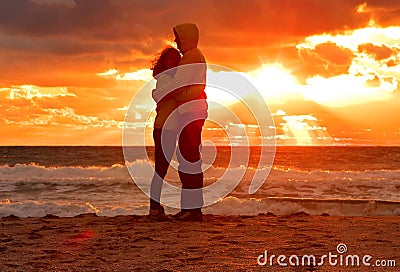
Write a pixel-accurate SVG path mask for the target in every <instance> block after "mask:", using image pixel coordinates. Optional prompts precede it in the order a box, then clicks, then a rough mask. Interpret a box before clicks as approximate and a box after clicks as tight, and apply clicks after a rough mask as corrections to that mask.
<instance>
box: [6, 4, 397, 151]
mask: <svg viewBox="0 0 400 272" xmlns="http://www.w3.org/2000/svg"><path fill="white" fill-rule="evenodd" d="M182 22H195V23H196V24H198V26H199V28H200V43H199V47H200V48H201V49H202V51H203V53H204V55H205V56H206V58H207V61H208V62H209V63H214V64H219V65H223V66H227V67H229V68H232V69H235V70H237V71H239V72H243V73H244V74H245V75H246V76H248V78H249V79H250V80H251V81H252V82H253V83H254V85H255V86H256V87H257V88H258V89H259V90H260V92H261V93H262V95H263V96H264V98H265V100H266V102H267V103H268V105H269V107H270V109H271V112H272V113H273V115H274V120H275V127H276V133H277V141H278V144H287V145H296V144H297V145H325V144H327V145H332V144H333V145H341V144H373V145H400V118H399V116H400V107H399V105H400V92H399V88H400V86H399V84H398V83H399V80H400V61H399V57H400V27H398V26H397V25H400V3H399V2H398V1H395V0H391V1H389V0H386V1H385V0H376V1H353V0H324V1H316V0H272V1H271V0H267V1H252V0H250V1H212V0H206V1H183V0H182V1H172V2H167V1H128V0H127V1H124V0H116V1H115V0H112V1H111V0H108V1H106V0H97V1H89V0H85V1H83V0H76V1H72V0H31V1H28V0H10V1H1V2H0V115H1V118H0V123H1V124H0V125H1V130H0V135H1V136H0V137H1V139H2V141H1V145H121V127H122V126H123V120H124V116H125V112H126V108H127V106H128V104H129V103H130V101H131V99H132V97H133V96H134V94H135V93H136V92H137V91H138V89H139V88H140V87H141V86H142V85H143V83H144V81H143V80H146V79H148V74H149V71H148V68H149V66H150V64H151V59H152V57H153V55H154V54H155V52H157V51H158V50H160V49H161V48H162V47H163V46H165V45H166V44H168V43H170V42H171V41H172V40H173V35H172V32H171V27H173V26H174V25H176V24H179V23H182ZM236 106H237V105H236ZM236 106H235V105H231V107H232V108H233V109H234V108H235V107H236ZM244 119H246V118H244ZM227 121H229V120H227ZM249 122H250V123H251V121H249ZM210 135H211V134H210ZM211 136H212V135H211Z"/></svg>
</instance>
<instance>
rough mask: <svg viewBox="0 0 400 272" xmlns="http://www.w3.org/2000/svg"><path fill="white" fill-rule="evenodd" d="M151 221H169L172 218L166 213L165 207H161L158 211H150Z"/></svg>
mask: <svg viewBox="0 0 400 272" xmlns="http://www.w3.org/2000/svg"><path fill="white" fill-rule="evenodd" d="M149 219H150V221H152V222H163V221H168V220H170V218H169V217H168V215H166V214H165V212H164V207H163V206H160V207H159V208H158V209H150V212H149Z"/></svg>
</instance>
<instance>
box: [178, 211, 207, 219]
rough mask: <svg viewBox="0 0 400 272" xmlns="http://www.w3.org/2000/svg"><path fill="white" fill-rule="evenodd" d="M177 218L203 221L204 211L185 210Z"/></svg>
mask: <svg viewBox="0 0 400 272" xmlns="http://www.w3.org/2000/svg"><path fill="white" fill-rule="evenodd" d="M175 218H176V220H178V221H183V222H202V221H203V213H202V212H201V211H191V210H189V211H183V212H182V214H181V216H179V217H175Z"/></svg>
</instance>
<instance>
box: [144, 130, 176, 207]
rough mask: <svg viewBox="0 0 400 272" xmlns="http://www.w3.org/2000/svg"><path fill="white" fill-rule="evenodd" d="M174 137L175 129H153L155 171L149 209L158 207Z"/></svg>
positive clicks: (172, 150) (173, 145)
mask: <svg viewBox="0 0 400 272" xmlns="http://www.w3.org/2000/svg"><path fill="white" fill-rule="evenodd" d="M162 134H163V136H162V139H161V135H162ZM176 138H177V132H176V131H175V130H167V129H157V128H155V129H154V130H153V140H154V164H155V165H154V167H155V173H154V176H153V179H152V181H151V186H150V209H152V210H153V209H154V210H156V209H159V208H160V197H161V189H162V184H163V180H164V178H165V175H166V174H167V171H168V167H169V164H170V162H171V158H172V155H173V154H174V151H175V147H176Z"/></svg>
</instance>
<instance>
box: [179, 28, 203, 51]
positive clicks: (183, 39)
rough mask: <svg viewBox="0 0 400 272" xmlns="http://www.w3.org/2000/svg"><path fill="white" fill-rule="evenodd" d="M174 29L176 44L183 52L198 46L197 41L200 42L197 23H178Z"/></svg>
mask: <svg viewBox="0 0 400 272" xmlns="http://www.w3.org/2000/svg"><path fill="white" fill-rule="evenodd" d="M173 30H174V34H175V42H176V45H177V46H178V49H179V51H181V53H182V54H184V53H185V52H186V51H188V50H190V49H193V48H196V47H197V43H198V42H199V29H198V28H197V26H196V25H195V24H191V23H185V24H181V25H177V26H175V27H174V28H173Z"/></svg>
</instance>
